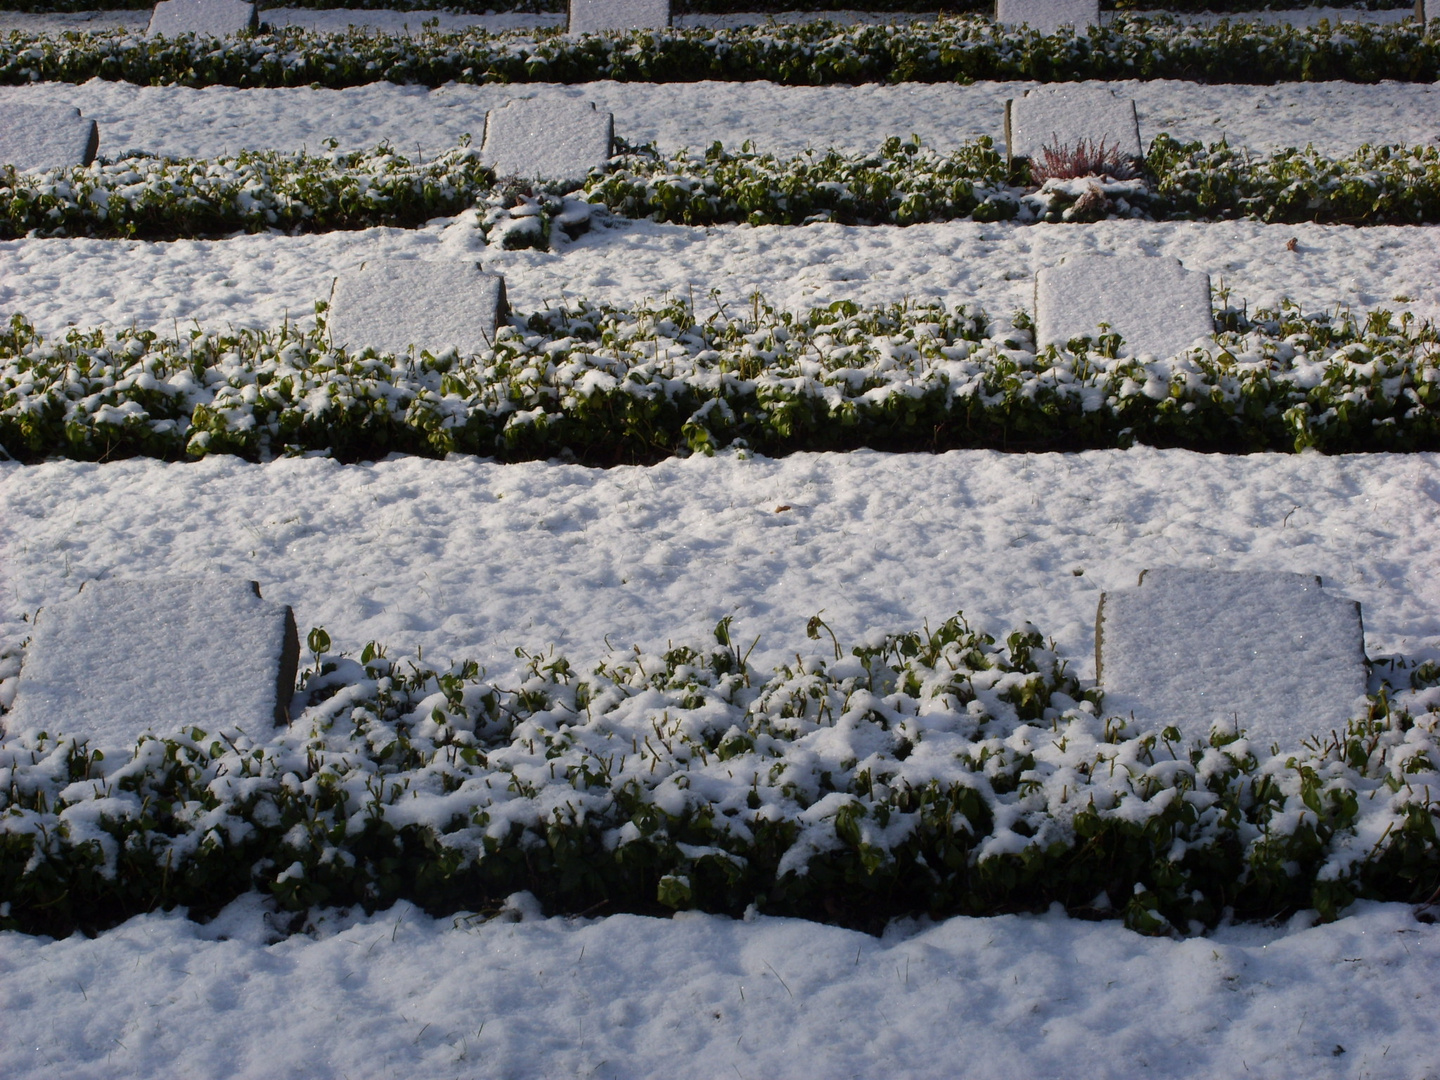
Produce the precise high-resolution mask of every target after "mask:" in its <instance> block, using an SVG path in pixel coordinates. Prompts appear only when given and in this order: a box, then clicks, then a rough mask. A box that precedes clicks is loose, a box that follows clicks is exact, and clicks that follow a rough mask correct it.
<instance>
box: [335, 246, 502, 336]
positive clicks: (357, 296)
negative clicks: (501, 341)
mask: <svg viewBox="0 0 1440 1080" xmlns="http://www.w3.org/2000/svg"><path fill="white" fill-rule="evenodd" d="M506 310H507V305H506V301H505V279H504V278H503V277H501V276H500V275H499V274H487V273H485V272H484V271H482V270H481V269H480V264H479V263H474V262H462V261H451V262H419V261H415V260H408V261H395V262H376V263H365V264H363V265H362V266H361V268H360V269H359V270H357V271H355V272H354V273H351V274H348V275H345V276H342V277H341V278H340V279H339V280H338V281H337V282H336V284H335V297H334V299H333V301H332V302H331V304H330V340H331V341H332V342H334V344H335V345H337V346H343V347H345V348H348V349H350V350H351V351H352V352H358V351H360V350H361V349H363V348H365V347H366V346H370V347H372V348H374V349H375V350H377V351H378V352H381V353H390V354H393V355H395V356H404V355H406V354H408V353H409V351H410V348H411V346H414V347H415V348H416V349H429V350H430V351H431V352H432V353H437V354H438V353H440V352H441V351H443V350H445V349H448V348H450V347H452V346H453V347H454V348H455V349H456V350H457V351H458V352H459V353H460V354H461V355H462V356H473V355H474V354H475V353H478V352H483V351H484V350H486V349H488V348H490V347H491V346H492V345H493V344H494V343H495V330H496V328H497V327H498V326H499V324H500V319H501V318H502V317H503V316H504V314H505V312H506Z"/></svg>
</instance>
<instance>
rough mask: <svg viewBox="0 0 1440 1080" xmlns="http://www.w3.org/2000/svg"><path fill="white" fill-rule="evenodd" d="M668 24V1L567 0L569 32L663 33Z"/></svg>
mask: <svg viewBox="0 0 1440 1080" xmlns="http://www.w3.org/2000/svg"><path fill="white" fill-rule="evenodd" d="M669 25H670V0H570V27H569V29H570V33H572V34H603V33H605V32H606V31H609V30H621V31H623V30H663V29H665V27H667V26H669Z"/></svg>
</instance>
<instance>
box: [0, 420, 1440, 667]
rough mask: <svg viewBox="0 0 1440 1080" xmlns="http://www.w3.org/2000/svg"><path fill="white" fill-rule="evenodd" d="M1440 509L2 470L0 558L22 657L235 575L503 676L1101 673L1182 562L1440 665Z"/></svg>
mask: <svg viewBox="0 0 1440 1080" xmlns="http://www.w3.org/2000/svg"><path fill="white" fill-rule="evenodd" d="M1437 500H1440V455H1429V454H1417V455H1351V456H1342V457H1324V456H1321V455H1319V454H1302V455H1282V454H1262V455H1253V456H1246V457H1234V456H1222V455H1204V454H1193V453H1188V452H1184V451H1160V450H1152V449H1146V448H1136V449H1133V450H1129V451H1123V452H1119V451H1103V452H1092V453H1084V454H1035V455H1017V454H1011V455H1007V454H1000V453H990V452H956V453H949V454H944V455H940V456H927V455H923V454H914V455H891V454H879V453H872V452H868V451H862V452H859V453H852V454H838V455H832V454H796V455H793V456H791V457H787V458H782V459H779V460H770V459H765V458H751V459H745V458H742V457H739V456H737V455H734V454H726V455H721V456H717V457H715V458H704V457H697V458H691V459H685V460H672V461H667V462H664V463H662V464H660V465H656V466H652V467H646V468H638V467H637V468H630V467H626V468H615V469H608V470H602V469H590V468H583V467H580V466H572V465H560V464H556V463H547V462H535V463H530V464H517V465H498V464H495V463H493V462H491V461H487V460H483V459H475V458H468V457H458V456H457V457H455V458H452V459H450V460H447V461H440V462H437V461H427V460H422V459H416V458H397V459H394V460H389V461H384V462H381V463H378V464H375V465H368V466H358V465H351V466H347V465H340V464H337V463H335V462H332V461H328V460H319V459H308V460H297V459H286V460H279V461H275V462H272V463H270V464H268V465H250V464H246V463H244V462H241V461H238V460H236V459H233V458H225V457H213V458H206V459H204V460H202V461H200V462H197V463H194V464H187V465H166V464H163V463H160V462H156V461H151V460H132V461H119V462H113V463H110V464H106V465H93V464H86V463H79V462H53V463H49V464H44V465H37V466H29V467H22V466H18V465H3V466H0V564H3V566H4V568H5V577H6V579H7V580H6V581H5V583H4V590H5V596H6V598H7V606H6V614H7V615H8V616H9V618H10V619H11V620H17V621H12V622H11V623H10V624H9V625H8V626H7V627H6V636H7V637H10V638H18V637H20V636H22V635H23V634H24V633H25V632H27V629H26V627H25V626H24V624H22V623H19V622H18V619H19V617H20V616H21V615H22V614H25V613H31V614H33V612H34V611H35V609H36V608H39V607H40V606H41V605H43V604H46V603H50V602H52V601H53V600H54V599H55V598H56V597H58V596H61V595H65V594H68V593H69V592H73V590H74V588H75V586H76V585H77V584H78V583H79V582H80V581H84V580H87V579H90V578H102V577H110V576H135V575H154V574H159V573H173V574H187V575H194V574H214V573H219V574H229V575H234V576H239V577H247V578H255V579H257V580H259V582H260V584H261V589H262V591H263V593H264V595H265V597H266V599H268V600H273V601H276V602H279V603H286V604H290V605H291V606H292V607H293V608H294V609H295V617H296V620H297V621H298V623H299V626H300V632H301V636H302V637H303V636H304V634H305V631H306V630H307V629H308V628H309V627H311V626H321V625H323V626H324V627H325V628H326V629H327V630H328V631H329V632H330V635H331V637H332V638H333V639H334V642H335V649H336V650H348V651H350V652H352V653H354V652H358V651H359V649H360V647H361V646H362V645H364V643H365V642H366V641H367V640H371V639H375V640H378V641H380V642H381V643H382V644H388V645H389V646H390V647H391V650H392V655H395V654H396V653H397V652H404V653H413V652H414V651H415V650H416V649H420V648H423V650H424V655H425V657H426V658H427V659H433V661H434V662H439V661H441V660H444V659H456V660H458V659H461V658H466V657H469V658H472V659H475V660H478V661H480V662H481V663H482V664H484V665H485V667H486V668H487V669H488V670H489V672H490V673H491V676H492V677H495V678H498V679H501V680H502V681H503V680H504V679H506V678H509V677H512V676H514V675H515V674H516V673H517V672H518V671H519V670H521V667H522V665H521V662H520V661H518V660H517V659H516V658H515V656H514V655H513V653H514V649H515V648H516V647H517V646H521V647H524V648H526V649H530V650H532V651H533V650H535V649H543V648H546V647H548V646H549V645H551V644H553V645H554V646H555V647H556V649H557V650H559V651H562V652H564V653H566V654H567V655H568V656H569V658H570V659H571V661H572V662H573V663H575V664H576V665H577V666H581V665H585V664H588V663H589V662H591V661H594V660H598V659H600V658H601V657H602V656H603V655H605V653H606V652H607V651H608V648H607V645H606V641H607V638H608V640H609V642H610V643H611V644H612V645H614V646H615V647H617V648H620V649H627V648H629V646H630V645H631V644H639V645H641V646H642V647H643V648H645V649H646V650H655V649H657V648H663V647H664V646H665V643H666V641H667V639H673V640H674V641H676V642H677V643H679V642H685V641H701V640H706V639H708V636H709V633H710V630H711V628H712V627H713V626H714V625H715V623H716V622H717V621H719V620H720V619H721V618H723V617H724V616H726V615H733V616H734V617H735V627H734V633H735V636H736V637H737V639H738V638H740V637H744V638H745V639H746V640H747V641H748V640H749V639H750V638H751V637H753V636H755V635H759V638H760V644H759V646H758V648H757V649H756V653H755V657H756V660H757V661H758V662H759V664H760V666H761V668H762V670H765V669H768V667H769V666H770V665H771V664H773V663H776V662H778V661H780V660H782V659H784V658H785V657H786V656H789V655H792V654H793V653H794V652H795V651H796V650H797V649H800V648H803V647H806V646H805V642H804V638H803V631H804V625H805V620H806V619H808V618H809V617H810V616H811V615H814V614H815V613H816V612H818V611H822V610H823V611H824V613H825V614H824V618H825V621H826V622H827V623H828V624H829V625H830V626H831V627H833V628H834V631H835V633H836V634H837V635H838V636H839V638H840V640H841V641H842V642H843V641H847V640H849V641H852V642H853V641H856V640H858V639H859V638H860V637H861V635H863V634H865V633H866V632H868V631H870V630H881V631H899V630H905V629H909V628H913V627H918V626H920V625H921V624H922V623H923V622H925V621H927V620H928V621H929V622H930V624H931V625H932V626H935V625H938V624H939V623H940V622H942V621H943V620H944V619H945V618H946V617H948V616H949V615H952V614H954V613H955V611H956V610H957V609H963V610H964V611H965V613H966V615H967V616H969V617H971V618H972V621H974V622H975V623H976V624H978V625H979V626H981V627H983V628H985V629H987V630H990V631H992V632H996V631H1006V630H1009V629H1013V628H1015V627H1017V626H1018V625H1019V624H1020V623H1021V622H1023V621H1024V620H1026V619H1029V620H1031V621H1033V622H1034V623H1035V624H1036V625H1037V626H1039V627H1040V628H1041V629H1042V630H1043V631H1044V632H1045V633H1046V634H1049V635H1052V636H1054V638H1055V639H1056V644H1057V647H1058V648H1059V650H1060V652H1061V654H1062V655H1063V656H1064V657H1065V658H1067V659H1068V660H1070V662H1071V665H1072V668H1073V669H1074V670H1076V671H1078V672H1079V673H1081V674H1082V675H1085V676H1087V677H1093V676H1094V663H1093V658H1094V649H1095V639H1094V623H1095V609H1096V604H1097V602H1098V600H1099V596H1100V593H1101V592H1102V591H1105V590H1115V589H1123V588H1129V587H1131V586H1133V585H1134V583H1135V581H1136V579H1137V577H1138V576H1139V573H1140V571H1141V570H1144V569H1145V568H1147V567H1160V566H1183V567H1194V568H1213V569H1222V570H1289V571H1293V572H1296V573H1308V574H1319V575H1320V576H1321V577H1323V578H1324V580H1325V582H1326V585H1327V588H1328V589H1329V590H1330V591H1332V592H1333V593H1335V594H1336V595H1338V596H1341V597H1345V598H1347V599H1351V600H1358V601H1360V602H1361V604H1362V605H1363V606H1364V610H1365V630H1366V644H1367V648H1368V650H1369V652H1370V654H1371V656H1385V655H1388V654H1397V653H1398V654H1402V655H1405V656H1408V657H1412V658H1419V659H1432V658H1433V659H1440V551H1437V549H1436V546H1435V544H1434V522H1435V516H1436V503H1437ZM782 508H783V509H782Z"/></svg>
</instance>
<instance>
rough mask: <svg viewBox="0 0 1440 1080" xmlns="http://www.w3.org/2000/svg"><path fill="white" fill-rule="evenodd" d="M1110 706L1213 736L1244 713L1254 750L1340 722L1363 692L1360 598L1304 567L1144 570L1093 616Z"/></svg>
mask: <svg viewBox="0 0 1440 1080" xmlns="http://www.w3.org/2000/svg"><path fill="white" fill-rule="evenodd" d="M1095 669H1096V674H1097V676H1098V678H1099V681H1100V684H1101V686H1102V687H1103V688H1104V690H1105V713H1106V715H1108V716H1117V715H1118V716H1126V715H1129V714H1131V713H1133V714H1134V715H1135V718H1136V719H1137V720H1140V721H1142V722H1144V723H1147V724H1150V723H1153V724H1163V725H1167V726H1168V725H1171V724H1173V725H1175V726H1176V727H1178V728H1179V729H1180V732H1181V734H1182V735H1184V736H1185V737H1187V738H1201V739H1205V738H1208V737H1209V734H1210V727H1211V725H1212V724H1214V723H1217V722H1227V723H1233V722H1237V721H1238V723H1239V725H1240V727H1241V728H1242V729H1243V731H1244V733H1245V735H1246V736H1247V737H1248V738H1249V739H1250V740H1251V741H1252V743H1254V749H1255V751H1256V753H1257V755H1260V756H1263V755H1264V754H1266V753H1268V752H1269V749H1270V747H1271V745H1272V744H1274V745H1278V746H1279V747H1280V748H1281V750H1282V751H1284V750H1293V749H1298V748H1299V745H1300V741H1301V740H1302V739H1306V738H1312V737H1316V736H1319V737H1324V736H1325V735H1328V734H1329V733H1330V732H1331V731H1332V730H1335V729H1339V730H1344V727H1345V723H1346V721H1347V720H1349V719H1350V718H1351V717H1352V716H1353V715H1355V714H1356V709H1357V708H1359V707H1360V706H1359V704H1358V703H1359V702H1360V700H1361V699H1363V698H1364V696H1365V691H1366V682H1367V679H1366V662H1365V634H1364V630H1363V628H1362V626H1361V622H1360V605H1359V604H1357V603H1355V602H1354V601H1353V600H1344V599H1341V598H1340V597H1338V596H1332V595H1331V594H1329V593H1327V592H1325V591H1324V590H1323V589H1322V588H1321V583H1320V579H1319V578H1318V577H1314V576H1312V575H1308V574H1291V573H1268V572H1257V571H1246V572H1240V573H1227V572H1223V571H1218V570H1182V569H1160V570H1146V571H1145V572H1144V573H1142V574H1141V575H1140V583H1139V586H1138V587H1136V588H1134V589H1121V590H1117V591H1115V592H1109V593H1105V594H1103V595H1102V596H1101V597H1100V607H1099V611H1098V612H1097V614H1096V617H1095Z"/></svg>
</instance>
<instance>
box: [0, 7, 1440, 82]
mask: <svg viewBox="0 0 1440 1080" xmlns="http://www.w3.org/2000/svg"><path fill="white" fill-rule="evenodd" d="M1437 77H1440V38H1436V37H1434V36H1432V35H1429V34H1428V33H1427V30H1426V28H1425V27H1424V26H1422V25H1420V24H1418V23H1415V22H1413V21H1411V22H1406V23H1400V24H1390V25H1383V26H1382V25H1369V24H1359V23H1343V24H1340V25H1337V26H1331V25H1329V24H1328V23H1323V24H1320V25H1317V26H1314V27H1295V26H1291V25H1288V24H1285V25H1276V26H1261V25H1257V24H1254V23H1245V22H1224V23H1221V24H1219V25H1216V26H1210V27H1195V26H1186V25H1183V24H1181V23H1179V22H1177V21H1175V20H1173V19H1158V20H1153V21H1152V20H1149V19H1144V18H1135V17H1130V16H1121V15H1117V16H1116V17H1115V18H1114V20H1113V21H1112V22H1110V23H1109V24H1108V25H1106V26H1104V27H1093V28H1091V29H1090V30H1088V31H1087V32H1086V33H1084V34H1080V35H1078V36H1077V35H1075V34H1074V33H1072V32H1070V31H1069V30H1068V29H1066V30H1062V31H1061V32H1060V33H1057V34H1054V35H1050V36H1045V35H1041V34H1039V33H1037V32H1035V31H1031V30H1020V29H1006V28H1003V27H1000V26H998V25H996V24H995V23H994V22H992V21H990V20H989V19H985V18H981V17H978V16H960V17H956V18H944V19H941V20H939V21H938V22H933V23H931V22H925V23H905V24H903V25H889V26H853V25H844V26H842V25H837V24H835V23H831V22H826V21H820V22H815V23H810V24H806V25H798V24H787V25H768V26H751V27H742V28H734V29H683V30H682V29H675V30H657V31H636V32H632V33H629V34H619V35H585V36H583V37H578V38H572V37H568V36H566V35H564V34H563V33H561V32H560V31H559V30H558V29H557V30H552V31H539V32H534V33H530V32H511V33H501V34H490V33H487V32H485V31H483V30H477V29H467V30H460V31H449V32H441V31H439V30H437V29H433V28H429V29H426V30H424V31H423V32H421V33H418V34H410V33H404V34H398V35H395V34H383V33H375V32H373V31H370V30H365V29H351V30H350V31H349V32H347V33H341V34H321V33H312V32H310V31H307V30H302V29H298V28H294V27H290V28H284V29H281V30H278V31H276V32H274V33H267V34H262V35H259V36H254V37H248V36H242V37H233V38H227V39H224V40H216V39H213V38H205V39H201V40H196V39H195V38H193V37H191V36H189V35H185V36H182V37H180V38H178V39H175V40H165V39H151V38H146V37H144V36H143V35H141V34H137V33H130V32H127V31H120V30H116V31H109V32H101V33H76V32H65V33H62V34H57V35H46V34H35V33H25V32H21V31H18V30H16V31H12V32H11V33H10V34H9V35H8V36H6V37H5V38H4V39H3V40H0V83H6V84H16V85H25V84H29V83H32V82H38V81H46V82H74V83H78V82H85V81H87V80H89V79H94V78H100V79H107V80H112V81H124V82H130V83H138V84H141V85H157V84H179V85H184V86H197V87H198V86H239V87H267V86H270V87H273V86H308V85H314V86H329V87H345V86H357V85H363V84H367V83H374V82H387V81H388V82H394V83H418V84H422V85H426V86H440V85H442V84H444V83H448V82H465V83H489V82H504V83H525V82H561V83H580V82H592V81H595V80H598V79H615V80H621V81H632V82H693V81H696V80H701V79H722V80H745V81H753V80H770V81H774V82H779V83H786V84H794V85H801V84H803V85H817V86H818V85H829V84H854V83H867V82H888V83H902V82H964V81H968V80H974V79H1001V80H1004V79H1038V80H1041V81H1047V82H1048V81H1064V80H1073V79H1190V80H1197V81H1201V82H1235V83H1260V84H1268V83H1275V82H1282V81H1283V82H1293V81H1312V80H1335V79H1340V80H1350V81H1357V82H1378V81H1380V80H1382V79H1396V80H1402V81H1412V82H1416V81H1418V82H1431V81H1434V80H1435V79H1436V78H1437Z"/></svg>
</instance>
